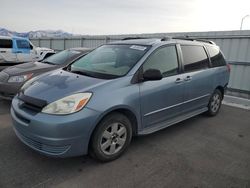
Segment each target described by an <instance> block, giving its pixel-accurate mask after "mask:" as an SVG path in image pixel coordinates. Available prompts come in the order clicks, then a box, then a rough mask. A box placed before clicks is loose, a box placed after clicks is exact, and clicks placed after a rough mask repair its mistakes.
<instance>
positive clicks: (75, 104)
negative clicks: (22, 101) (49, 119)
mask: <svg viewBox="0 0 250 188" xmlns="http://www.w3.org/2000/svg"><path fill="white" fill-rule="evenodd" d="M91 96H92V93H77V94H73V95H70V96H68V97H64V98H62V99H59V100H57V101H55V102H52V103H50V104H48V105H47V106H45V107H44V108H43V110H42V112H43V113H47V114H71V113H74V112H78V111H80V110H81V109H82V108H83V107H84V106H85V105H86V104H87V103H88V101H89V99H90V98H91Z"/></svg>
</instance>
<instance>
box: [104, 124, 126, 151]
mask: <svg viewBox="0 0 250 188" xmlns="http://www.w3.org/2000/svg"><path fill="white" fill-rule="evenodd" d="M126 139H127V129H126V127H125V126H124V125H123V124H122V123H113V124H111V125H109V126H108V127H107V128H106V129H105V130H104V132H103V134H102V137H101V140H100V146H101V150H102V152H103V153H105V154H106V155H113V154H116V153H118V152H119V151H120V150H121V149H122V148H123V146H124V145H125V142H126Z"/></svg>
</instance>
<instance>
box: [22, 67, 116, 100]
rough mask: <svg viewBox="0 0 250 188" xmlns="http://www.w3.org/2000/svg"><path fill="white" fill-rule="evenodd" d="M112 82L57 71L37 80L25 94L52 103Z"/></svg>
mask: <svg viewBox="0 0 250 188" xmlns="http://www.w3.org/2000/svg"><path fill="white" fill-rule="evenodd" d="M111 81H112V80H103V79H98V78H93V77H88V76H83V75H78V74H75V73H71V72H66V71H64V70H55V71H52V72H49V73H47V74H45V75H42V76H41V77H40V78H38V79H36V80H35V81H34V82H33V83H31V85H30V86H29V87H28V88H27V89H25V90H24V91H23V93H24V95H27V96H30V97H34V98H37V99H42V100H45V101H47V102H48V103H50V102H53V101H56V100H58V99H61V98H63V97H66V96H69V95H72V94H74V93H80V92H91V91H92V90H93V89H94V88H96V87H99V86H102V85H104V84H106V83H108V82H111Z"/></svg>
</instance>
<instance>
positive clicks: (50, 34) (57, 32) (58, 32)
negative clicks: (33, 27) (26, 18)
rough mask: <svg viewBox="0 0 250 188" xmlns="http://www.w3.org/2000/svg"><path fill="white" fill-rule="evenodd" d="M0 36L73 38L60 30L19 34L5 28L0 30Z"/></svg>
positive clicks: (70, 34)
mask: <svg viewBox="0 0 250 188" xmlns="http://www.w3.org/2000/svg"><path fill="white" fill-rule="evenodd" d="M0 36H18V37H27V38H41V37H51V38H52V37H53V38H54V37H57V38H66V37H72V36H74V34H72V33H68V32H65V31H62V30H37V31H29V32H23V33H20V32H16V31H10V30H8V29H5V28H0Z"/></svg>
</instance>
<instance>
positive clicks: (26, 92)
mask: <svg viewBox="0 0 250 188" xmlns="http://www.w3.org/2000/svg"><path fill="white" fill-rule="evenodd" d="M229 70H230V69H229V66H228V65H227V64H226V62H225V60H224V57H223V55H222V53H221V52H220V50H219V47H218V46H216V45H215V44H214V43H213V42H209V41H198V39H196V40H193V39H190V38H188V39H169V38H164V39H136V40H124V41H119V42H115V43H111V44H107V45H103V46H101V47H99V48H97V49H95V50H94V51H92V52H90V53H89V54H87V55H86V56H84V57H82V58H80V59H78V60H77V61H75V62H74V63H72V64H71V65H69V66H67V67H65V68H63V69H61V70H55V71H53V72H50V73H47V74H45V75H43V76H42V77H40V78H37V77H36V78H34V79H31V80H30V81H28V82H27V83H26V84H25V85H24V86H23V88H22V89H21V91H20V93H19V94H18V95H17V96H16V97H15V98H14V99H13V100H12V107H11V116H12V119H13V125H14V126H13V127H14V130H15V133H16V135H17V136H18V137H19V139H20V140H21V141H22V142H24V143H25V144H26V145H28V146H29V147H31V148H33V149H34V150H36V151H38V152H40V153H42V154H45V155H48V156H54V157H70V156H78V155H84V154H87V153H90V154H91V156H93V157H95V158H96V159H98V160H101V161H110V160H114V159H116V158H117V157H119V156H120V155H121V154H122V153H123V152H124V151H125V150H126V148H127V147H128V145H129V143H130V141H131V138H132V136H135V135H146V134H149V133H153V132H155V131H158V130H161V129H163V128H166V127H168V126H170V125H173V124H175V123H178V122H180V121H183V120H185V119H187V118H190V117H193V116H196V115H198V114H201V113H204V112H206V113H207V114H209V115H211V116H215V115H216V114H217V113H218V112H219V109H220V107H221V101H222V99H223V95H224V91H225V88H226V86H227V84H228V80H229Z"/></svg>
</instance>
